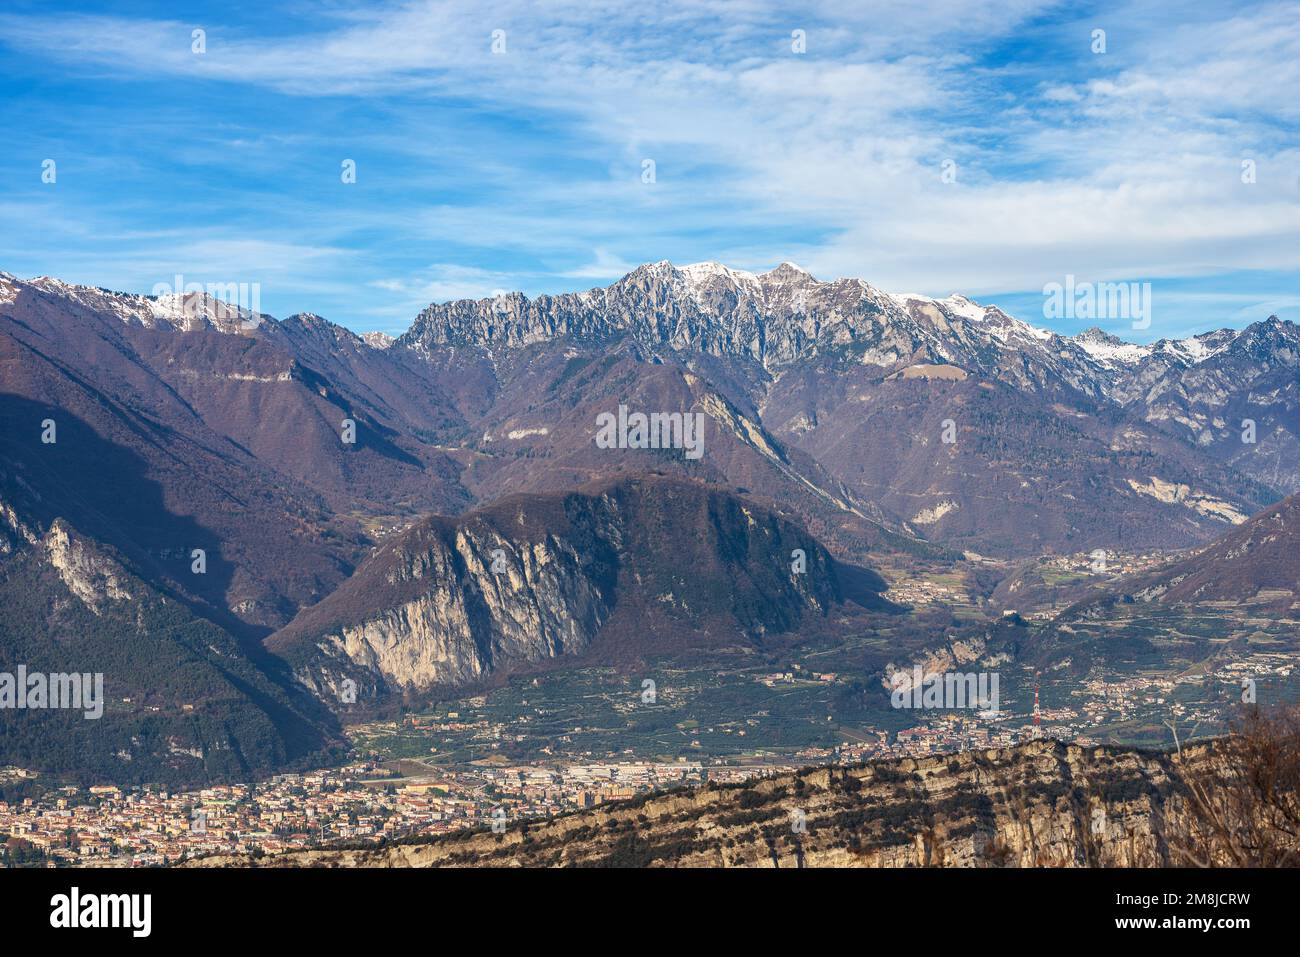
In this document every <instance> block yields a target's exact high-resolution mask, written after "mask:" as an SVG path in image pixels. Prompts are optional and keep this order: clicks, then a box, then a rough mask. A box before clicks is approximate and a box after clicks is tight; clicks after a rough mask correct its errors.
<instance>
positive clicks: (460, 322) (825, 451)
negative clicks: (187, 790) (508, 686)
mask: <svg viewBox="0 0 1300 957" xmlns="http://www.w3.org/2000/svg"><path fill="white" fill-rule="evenodd" d="M1298 369H1300V329H1298V328H1297V327H1296V326H1295V325H1293V324H1292V323H1290V322H1283V321H1280V320H1277V319H1276V318H1270V319H1268V320H1266V321H1263V322H1258V323H1255V324H1253V325H1251V326H1249V327H1248V328H1246V329H1243V330H1240V331H1233V330H1226V329H1225V330H1219V331H1216V332H1211V333H1207V334H1204V335H1200V336H1195V337H1192V338H1188V339H1178V340H1161V341H1158V342H1155V343H1152V344H1150V345H1134V344H1130V343H1124V342H1122V341H1120V340H1118V339H1116V338H1114V337H1113V336H1109V335H1107V334H1106V333H1104V332H1102V331H1100V330H1098V329H1092V330H1088V331H1087V332H1084V333H1081V334H1079V335H1077V336H1061V335H1058V334H1055V333H1051V332H1048V331H1045V330H1042V329H1039V328H1036V327H1034V326H1032V325H1030V324H1028V323H1025V322H1022V321H1020V320H1018V319H1015V318H1012V317H1011V316H1008V315H1007V314H1006V313H1004V312H1002V311H1001V310H999V309H997V308H996V307H993V306H981V305H977V304H976V303H974V302H973V301H971V300H970V299H968V298H965V297H962V296H955V295H954V296H950V297H948V298H946V299H934V298H927V297H922V296H912V295H894V294H889V293H885V292H883V291H881V290H879V289H876V288H875V287H873V286H871V285H870V284H868V283H866V282H864V281H862V280H858V279H840V280H837V281H834V282H821V281H818V280H816V279H814V278H813V277H812V276H810V275H809V274H808V273H807V272H804V271H803V270H801V269H799V268H797V267H795V266H793V265H791V264H789V263H785V264H782V265H781V266H779V267H777V268H776V269H774V270H772V271H770V272H767V273H762V274H753V273H747V272H743V271H740V270H734V269H729V268H727V267H724V266H721V265H718V264H716V263H701V264H696V265H691V266H684V267H680V268H679V267H675V266H673V265H671V264H669V263H666V262H660V263H654V264H648V265H645V266H641V267H639V268H637V269H636V270H634V271H632V272H631V273H629V274H628V275H627V276H625V277H623V278H622V279H620V280H619V281H617V282H615V283H613V284H612V285H610V286H608V287H606V288H598V289H591V290H588V291H586V292H576V293H569V294H564V295H559V296H539V297H537V298H535V299H529V298H527V297H524V296H522V295H520V294H512V295H505V296H498V297H494V298H490V299H482V300H473V301H469V300H465V301H459V302H452V303H445V304H437V305H431V306H430V307H428V308H427V309H425V310H424V311H423V312H421V313H420V314H419V315H418V316H416V317H415V320H414V321H413V323H412V325H411V327H410V329H409V330H408V331H407V332H406V333H405V334H403V335H402V336H400V337H397V338H396V339H391V338H389V337H386V336H382V335H380V334H367V335H365V336H358V335H356V334H354V333H352V332H350V331H349V330H347V329H346V328H344V327H342V326H340V325H336V324H334V323H331V322H329V321H327V320H325V319H322V318H320V317H318V316H314V315H310V314H299V315H294V316H290V317H289V318H286V319H282V320H276V319H273V318H271V317H269V316H265V315H260V314H259V315H254V314H252V313H250V312H248V311H247V310H243V309H239V308H236V307H232V306H230V305H228V304H226V303H224V302H222V301H221V300H219V299H217V298H214V297H213V296H210V295H206V294H199V293H191V294H185V295H177V296H163V297H148V296H139V295H132V294H126V293H118V292H111V291H108V290H104V289H97V288H92V287H85V286H76V285H71V284H68V283H64V282H61V281H59V280H55V279H50V278H38V279H33V280H21V279H18V278H16V277H14V276H11V275H9V274H7V273H0V452H2V455H0V590H3V591H4V594H6V595H7V596H8V597H7V598H6V600H5V601H6V611H7V612H8V611H9V610H10V608H9V603H10V602H13V603H16V604H21V606H22V608H23V609H24V611H23V614H22V615H21V616H15V617H14V618H13V621H14V622H19V623H20V624H19V625H16V626H14V627H11V628H10V629H9V634H8V635H7V636H6V640H5V641H4V642H3V643H0V666H3V667H5V668H11V667H12V666H14V665H16V664H18V663H23V661H25V660H26V659H31V660H27V661H26V663H27V664H29V665H31V666H32V667H36V664H34V663H33V662H35V661H36V660H37V659H40V658H41V657H42V656H43V655H53V654H54V650H55V649H58V655H55V657H56V658H57V657H58V656H59V655H63V654H65V653H66V654H73V652H74V651H75V654H73V657H74V658H80V659H84V661H85V662H86V663H85V664H83V665H81V666H80V667H79V670H83V671H85V670H102V671H104V672H105V676H106V677H105V681H106V684H107V685H108V686H109V687H110V688H111V689H112V691H111V695H110V697H112V698H114V699H115V700H118V701H119V703H123V704H124V705H128V707H126V708H125V712H126V714H124V716H123V717H124V718H127V719H129V720H134V719H135V717H140V719H141V720H143V721H145V722H146V723H147V725H148V727H147V733H139V730H138V729H137V731H135V732H129V733H127V732H124V733H127V739H126V740H128V742H133V746H132V747H123V746H120V745H121V741H120V740H115V739H112V738H111V736H98V735H97V736H93V740H92V737H91V736H88V737H87V740H86V741H85V742H84V743H83V744H84V747H86V748H89V749H91V750H92V751H94V752H95V753H96V755H97V756H98V757H97V759H96V761H94V762H92V764H93V766H94V767H95V768H96V773H98V774H108V775H110V776H114V775H122V774H126V773H127V771H126V770H125V769H126V768H128V767H134V768H138V769H144V768H157V767H165V768H167V769H169V770H168V773H171V774H175V775H179V776H181V777H185V776H190V777H194V778H204V779H206V778H219V777H229V776H238V775H240V774H250V773H261V772H262V771H264V770H265V769H267V768H271V767H274V766H277V765H282V764H283V763H284V762H287V761H292V760H299V759H303V758H304V757H305V756H307V755H309V754H312V753H318V752H320V751H321V749H325V750H328V749H329V748H332V747H334V746H335V745H336V744H337V743H338V740H339V739H338V727H337V723H336V719H335V718H334V716H333V715H332V714H331V711H330V709H333V710H335V711H337V710H339V703H340V689H341V686H342V682H343V681H344V680H345V679H351V680H352V681H354V682H356V683H357V685H358V690H359V692H360V694H361V697H362V699H363V700H364V699H366V698H373V699H382V698H384V697H385V696H391V695H397V694H409V693H411V692H421V693H422V692H433V691H434V690H436V689H445V688H454V687H464V686H469V685H474V684H477V683H482V682H486V681H491V680H493V679H494V678H495V677H499V676H501V675H504V674H508V673H510V672H512V671H514V670H517V669H520V668H535V667H543V666H552V665H555V664H557V663H563V662H567V661H578V660H583V661H613V662H617V661H626V660H629V659H631V658H635V657H636V656H637V655H639V654H644V653H645V652H646V648H647V647H661V648H664V649H670V650H671V649H682V648H686V647H694V646H697V645H701V644H703V645H709V644H710V643H718V642H721V643H728V642H733V643H734V642H739V643H742V644H748V645H760V646H761V645H763V644H764V643H771V642H774V641H776V642H778V643H779V642H780V641H785V640H795V639H796V638H797V637H798V636H799V635H800V634H802V633H804V632H805V631H806V630H807V629H809V628H813V627H833V622H835V621H836V620H837V619H838V617H839V616H840V610H841V609H843V608H845V607H848V606H847V605H846V602H848V603H851V605H852V606H853V607H855V608H859V609H866V610H867V612H868V613H870V614H880V615H898V614H902V613H904V612H903V610H902V609H900V608H899V607H898V606H897V605H896V604H894V603H891V602H890V601H888V597H889V591H888V586H890V585H892V584H895V583H897V581H898V580H899V576H900V575H906V573H907V569H908V568H910V567H914V566H918V565H924V566H926V567H937V568H964V567H965V566H966V565H968V564H970V563H971V562H974V561H979V560H981V556H983V557H986V558H990V559H992V560H995V561H998V562H1008V563H1014V562H1016V561H1018V560H1021V559H1024V558H1026V557H1029V556H1038V555H1043V554H1062V553H1079V552H1085V551H1089V550H1092V549H1099V548H1100V549H1106V550H1148V549H1161V550H1163V549H1169V550H1178V549H1181V550H1188V549H1191V550H1198V549H1200V548H1202V547H1204V546H1206V545H1207V544H1208V543H1215V544H1211V545H1210V549H1209V550H1208V551H1206V552H1203V553H1200V554H1201V555H1202V556H1203V557H1202V558H1201V559H1200V560H1201V561H1202V562H1203V563H1205V564H1206V565H1207V570H1205V571H1203V572H1200V573H1197V572H1194V571H1188V572H1187V573H1186V574H1185V575H1183V576H1182V577H1181V578H1179V581H1178V583H1177V584H1175V585H1171V586H1170V587H1169V588H1168V589H1167V590H1166V594H1167V596H1168V597H1169V598H1180V599H1181V598H1184V597H1185V598H1188V599H1194V598H1198V597H1204V596H1207V595H1209V594H1211V592H1212V591H1213V589H1214V587H1216V585H1218V586H1222V587H1224V588H1227V587H1229V586H1230V584H1231V582H1232V581H1234V579H1232V578H1231V576H1224V575H1222V574H1220V573H1218V572H1216V571H1215V568H1216V567H1221V566H1222V565H1223V564H1224V563H1231V562H1233V561H1235V560H1236V558H1235V557H1234V556H1235V555H1236V553H1235V552H1234V551H1233V549H1234V548H1236V547H1238V546H1234V545H1231V544H1225V543H1231V542H1233V541H1236V540H1235V539H1233V537H1232V536H1233V535H1234V534H1238V533H1242V534H1245V533H1246V530H1247V529H1252V528H1257V526H1255V525H1253V524H1247V519H1248V517H1249V516H1251V515H1254V514H1256V513H1259V512H1261V510H1264V509H1267V508H1268V507H1270V506H1273V505H1274V504H1275V503H1277V502H1279V501H1280V500H1281V499H1282V498H1283V497H1284V496H1285V495H1287V494H1290V493H1293V492H1295V491H1296V489H1297V488H1300V416H1298V414H1297V409H1298V408H1300V395H1298V394H1297V390H1298V389H1300V375H1298ZM620 407H622V408H624V409H626V410H631V411H632V412H634V413H635V412H638V411H640V412H643V413H646V414H656V413H658V414H661V415H674V414H676V415H698V416H700V421H701V422H702V433H701V435H702V442H703V454H702V455H701V456H700V457H698V458H692V457H689V456H687V455H685V454H684V453H683V450H682V449H681V448H676V447H659V448H637V447H627V448H606V447H601V446H599V445H598V444H597V443H596V442H595V441H594V436H595V433H596V427H597V426H596V423H597V422H598V421H599V417H600V416H602V415H611V416H613V415H615V414H618V413H620ZM1246 422H1249V423H1250V426H1249V427H1247V425H1246V424H1244V423H1246ZM51 424H52V425H53V431H52V432H51V429H50V427H49V426H50V425H51ZM1247 439H1249V440H1247ZM630 444H631V445H635V443H630ZM1291 507H1292V506H1290V505H1287V506H1279V507H1278V508H1280V509H1283V510H1284V511H1285V509H1286V508H1291ZM1270 514H1277V510H1276V509H1275V510H1274V512H1273V513H1270V512H1265V513H1264V516H1262V517H1265V516H1268V515H1270ZM1287 514H1289V513H1287ZM1268 520H1269V521H1273V519H1268ZM1294 529H1295V522H1294V521H1289V522H1287V523H1286V527H1285V530H1284V534H1285V536H1287V541H1293V538H1294ZM1252 541H1259V539H1252ZM64 542H71V543H75V546H65V545H63V544H62V543H64ZM69 547H72V550H73V551H74V552H78V553H79V554H85V555H87V556H91V557H90V558H87V559H86V560H84V561H81V560H78V561H70V560H68V559H67V558H66V555H67V554H69V551H68V549H69ZM1269 547H1271V548H1274V549H1282V550H1285V548H1286V547H1288V546H1287V545H1286V544H1285V543H1282V544H1273V545H1270V546H1269ZM497 549H499V550H500V552H501V554H502V556H503V558H504V565H502V562H501V560H500V559H499V558H498V557H497V556H494V555H493V551H494V550H497ZM1216 549H1218V551H1216ZM796 550H798V551H799V552H801V553H802V555H803V560H804V561H805V562H806V570H805V571H804V572H802V573H799V574H795V573H793V572H792V566H791V563H792V561H793V560H794V559H793V558H792V553H793V552H795V551H796ZM1292 554H1294V552H1292ZM200 555H201V556H202V560H201V561H199V559H198V556H200ZM59 556H64V557H59ZM1188 560H1190V561H1196V560H1197V559H1195V558H1191V559H1188ZM494 564H495V566H496V567H497V568H504V571H500V572H497V571H493V567H494ZM200 567H201V570H198V571H196V568H200ZM105 568H107V569H111V572H107V573H106V572H104V571H103V569H105ZM882 574H883V577H882ZM1198 574H1199V575H1200V577H1199V578H1198V577H1197V575H1198ZM891 576H892V578H891ZM1243 576H1244V577H1245V578H1249V580H1250V581H1249V582H1247V584H1249V583H1250V582H1254V581H1255V579H1254V578H1253V577H1252V576H1251V575H1250V574H1247V573H1243V575H1242V576H1238V577H1239V578H1241V577H1243ZM1284 577H1285V576H1284ZM110 580H114V581H119V582H125V583H128V584H123V585H120V586H115V587H117V591H116V592H113V591H110V590H108V583H109V581H110ZM1271 581H1272V579H1271V578H1266V577H1261V578H1259V582H1261V583H1266V582H1271ZM1195 583H1201V584H1195ZM1198 589H1199V590H1198ZM1207 589H1208V590H1207ZM1252 594H1253V592H1252ZM121 595H130V596H131V597H130V599H129V600H128V599H125V598H121V597H120V596H121ZM115 596H116V597H115ZM144 596H148V599H147V601H145V602H144V603H143V604H140V603H139V601H138V599H143V597H144ZM20 597H21V602H20ZM1279 601H1280V599H1279ZM124 603H125V604H124ZM137 605H138V606H139V607H140V608H144V607H145V605H147V606H148V607H149V608H157V609H165V610H166V616H167V618H168V621H169V622H170V624H168V625H167V626H163V625H161V624H158V623H156V622H155V621H154V619H153V618H151V617H150V615H149V614H146V613H145V612H143V611H140V612H139V613H138V614H135V615H134V617H133V615H132V613H131V610H132V609H134V608H136V607H137ZM87 615H89V616H90V617H87ZM109 621H111V622H113V629H115V630H114V632H113V633H114V634H120V635H121V636H123V637H121V639H120V640H119V641H118V642H117V646H116V647H117V650H116V651H114V652H112V653H110V652H109V651H107V650H106V649H105V648H103V647H102V646H101V645H102V643H100V644H96V642H97V641H98V638H97V637H96V636H97V635H98V633H99V632H100V631H101V630H102V628H101V625H100V624H99V623H104V622H109ZM819 623H820V624H819ZM15 627H16V628H18V629H19V630H20V631H21V632H22V633H21V634H19V633H18V632H17V631H15V630H14V628H15ZM209 633H210V635H211V636H212V640H211V641H202V640H199V639H198V638H196V635H200V634H209ZM87 636H89V637H87ZM781 636H785V637H781ZM83 641H84V644H78V643H79V642H83ZM42 643H44V644H42ZM78 649H80V650H78ZM24 656H25V658H24ZM51 660H54V659H53V658H51ZM59 660H63V659H62V658H59ZM142 660H152V661H154V662H156V663H161V662H173V663H175V662H181V661H184V662H186V663H187V664H186V665H185V668H186V669H192V673H193V675H194V676H195V677H194V682H193V684H190V683H188V682H182V683H181V684H180V685H177V686H175V687H171V690H169V691H166V692H161V691H160V692H158V694H159V695H161V697H162V699H165V700H159V701H157V702H152V703H150V704H148V705H142V704H141V702H143V701H145V700H149V695H148V693H147V689H146V688H144V687H142V686H141V685H140V684H139V682H141V681H143V680H144V679H143V678H142V677H141V675H142V674H148V673H149V672H136V673H134V674H131V675H129V676H128V672H131V671H132V670H133V669H135V668H136V665H135V664H133V662H138V661H142ZM50 669H51V670H54V669H53V666H52V665H51V666H50ZM186 673H187V674H189V673H190V672H189V671H187V672H186ZM161 686H162V687H168V685H167V683H166V682H163V683H162V685H161ZM123 699H130V701H129V702H125V701H123ZM141 708H155V709H157V710H149V711H144V712H141V713H140V715H136V712H140V711H141ZM119 710H121V709H119ZM27 717H31V716H30V715H29V716H27ZM47 718H48V716H41V718H40V719H39V720H37V719H33V720H31V721H28V722H27V724H26V725H24V726H23V727H33V728H34V727H36V726H37V725H39V724H41V723H42V721H45V720H47ZM48 720H51V721H54V723H53V724H50V725H49V727H50V728H57V727H58V726H59V725H58V721H57V716H56V717H55V718H48ZM129 720H128V724H127V725H124V726H123V727H128V726H129ZM200 726H201V727H200ZM212 729H219V733H218V732H217V731H213V730H212ZM61 733H63V732H62V731H57V730H56V731H51V732H49V735H54V736H56V737H57V735H58V734H61ZM33 734H34V735H35V737H33V738H31V740H30V741H28V742H27V743H26V744H23V743H22V742H21V741H19V743H18V744H17V745H8V747H11V751H10V752H9V753H6V754H2V755H0V761H5V762H10V761H11V759H12V760H18V756H20V755H21V760H23V761H29V762H37V761H38V760H39V755H40V753H42V752H41V749H40V748H39V747H33V746H31V742H32V741H36V740H46V738H48V737H49V735H47V734H46V732H40V733H39V734H37V733H36V732H33ZM21 737H22V735H21V734H18V735H17V738H15V736H13V735H6V741H15V740H18V739H21ZM101 738H102V739H103V740H104V744H103V745H102V746H99V745H96V744H95V743H94V741H95V740H99V739H101ZM79 746H81V745H79ZM122 753H126V754H129V755H130V757H129V758H123V757H121V754H122ZM183 753H190V754H191V757H192V755H193V754H197V755H198V757H196V758H192V760H191V758H182V757H179V756H178V755H181V754H183ZM223 755H237V756H238V757H237V758H236V759H234V760H226V759H225V758H224V757H222V756H223ZM66 763H67V762H64V764H66ZM60 767H62V765H60Z"/></svg>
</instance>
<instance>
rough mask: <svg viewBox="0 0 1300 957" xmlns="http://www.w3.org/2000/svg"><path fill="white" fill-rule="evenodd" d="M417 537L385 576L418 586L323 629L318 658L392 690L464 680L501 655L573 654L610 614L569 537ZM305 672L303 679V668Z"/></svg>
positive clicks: (470, 531)
mask: <svg viewBox="0 0 1300 957" xmlns="http://www.w3.org/2000/svg"><path fill="white" fill-rule="evenodd" d="M418 537H419V538H420V539H421V540H420V546H421V547H420V549H419V550H418V551H415V552H406V553H405V554H404V555H402V556H400V558H399V564H397V565H396V566H395V567H393V568H391V569H390V570H389V573H388V576H387V581H388V583H389V584H392V585H402V584H415V585H417V586H419V587H420V588H421V591H420V593H419V594H417V595H416V596H415V597H413V598H411V599H410V600H409V601H402V602H401V603H399V604H397V605H395V606H393V607H391V608H384V609H382V610H378V611H377V612H376V613H375V614H374V615H373V616H369V617H366V619H365V620H364V621H360V622H357V623H355V624H348V625H342V626H341V627H339V628H338V629H337V630H335V631H334V633H332V634H329V635H325V636H322V638H321V639H320V641H319V643H318V647H319V648H320V650H321V652H322V653H323V655H324V656H325V658H327V659H335V660H338V661H347V662H349V663H351V664H352V665H355V666H358V667H360V668H361V669H363V670H365V671H367V672H369V673H371V674H373V675H376V676H381V677H382V678H383V680H384V681H386V682H388V683H390V684H391V685H393V686H394V687H396V688H398V689H406V688H424V687H430V686H432V685H437V684H443V685H459V684H467V683H470V682H473V681H477V680H479V679H482V678H483V677H485V676H486V675H487V674H488V673H489V672H491V671H492V670H493V668H495V667H497V666H498V665H499V664H501V663H502V662H503V661H508V660H511V659H518V660H523V661H537V660H540V659H543V658H554V657H556V656H558V655H561V654H565V653H570V654H572V653H575V652H578V651H581V650H582V649H584V648H586V647H587V645H588V644H590V642H591V639H592V637H593V636H594V635H595V633H596V632H597V631H598V630H599V628H600V626H601V624H602V623H603V622H604V620H605V618H606V617H607V616H608V614H609V611H610V606H611V602H612V594H609V593H608V590H607V589H602V587H601V585H600V583H599V582H598V581H597V580H596V579H595V578H594V577H591V576H589V575H588V574H586V569H584V567H583V566H584V564H585V563H584V560H583V558H582V556H580V555H579V554H578V553H577V551H576V550H575V548H574V546H573V544H572V543H571V542H568V541H564V540H561V539H559V538H557V537H555V536H547V538H546V539H544V540H542V541H538V542H528V543H523V547H516V544H515V543H513V542H510V541H507V540H506V539H504V538H501V537H499V536H497V535H494V534H491V533H488V532H485V531H484V530H482V529H477V528H472V527H471V528H462V529H456V530H455V531H454V532H453V533H452V534H451V535H450V536H449V537H444V536H429V537H428V538H427V539H425V538H424V536H418ZM494 553H495V554H494ZM325 671H326V672H327V671H328V668H326V669H325ZM303 674H304V676H305V677H306V679H307V681H308V683H309V684H310V683H311V675H312V672H311V670H310V669H308V670H305V671H304V672H303ZM321 674H322V677H323V678H325V680H328V678H327V677H326V675H325V673H324V672H321ZM316 688H317V690H319V688H320V685H319V684H318V685H316Z"/></svg>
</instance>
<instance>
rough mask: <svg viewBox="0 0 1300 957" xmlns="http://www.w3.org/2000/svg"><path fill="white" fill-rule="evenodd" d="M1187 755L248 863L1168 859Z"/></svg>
mask: <svg viewBox="0 0 1300 957" xmlns="http://www.w3.org/2000/svg"><path fill="white" fill-rule="evenodd" d="M1201 756H1202V753H1201V752H1198V751H1189V752H1187V754H1186V756H1185V758H1178V759H1175V758H1173V757H1171V756H1169V755H1165V754H1155V753H1144V752H1139V751H1131V750H1120V749H1112V748H1101V747H1089V748H1083V747H1078V746H1075V745H1067V744H1063V743H1060V742H1056V741H1036V742H1031V743H1029V744H1025V745H1021V746H1019V747H1017V748H1013V749H1007V750H1003V751H978V752H966V753H963V754H959V755H943V756H935V757H929V758H921V759H905V760H901V761H889V762H878V763H874V764H867V765H864V766H858V767H851V768H816V769H810V770H806V771H802V772H799V773H798V774H791V775H782V776H779V777H773V778H768V779H764V780H760V781H755V782H751V783H750V784H748V785H747V786H741V787H736V786H728V787H723V788H703V789H700V790H696V791H693V792H670V793H666V794H661V795H657V796H654V797H651V798H649V799H648V800H645V801H640V802H629V803H625V804H614V805H610V806H608V807H603V808H598V809H594V810H590V811H585V812H581V813H578V814H572V815H569V816H566V817H561V818H555V819H551V820H542V821H530V822H517V823H513V824H512V825H511V826H510V828H509V829H508V830H507V831H506V833H504V834H501V835H497V834H492V833H490V832H488V831H483V830H480V831H476V832H472V833H470V832H467V833H465V834H461V835H451V836H447V837H443V838H439V839H436V840H434V841H432V842H426V843H408V844H399V845H394V846H391V847H386V848H377V849H368V850H334V851H330V850H325V851H304V852H294V853H289V854H285V855H281V856H278V857H272V858H269V859H263V860H261V861H259V862H258V866H268V865H270V866H283V867H291V866H318V867H357V866H364V867H376V866H377V867H474V866H533V867H538V866H631V867H792V868H797V867H918V866H943V867H1033V866H1064V867H1074V866H1091V867H1101V866H1118V867H1128V866H1158V865H1162V864H1168V863H1169V860H1168V850H1167V846H1166V837H1167V834H1168V831H1169V828H1170V827H1171V825H1176V823H1177V822H1178V821H1179V820H1180V816H1181V814H1182V799H1181V797H1180V796H1179V776H1180V767H1181V766H1182V765H1181V763H1180V762H1182V761H1184V760H1188V761H1196V760H1200V759H1201ZM200 863H201V864H203V865H206V866H240V865H243V864H247V863H249V862H248V861H247V860H246V859H240V858H230V857H225V858H213V859H209V860H207V861H203V862H200Z"/></svg>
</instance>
